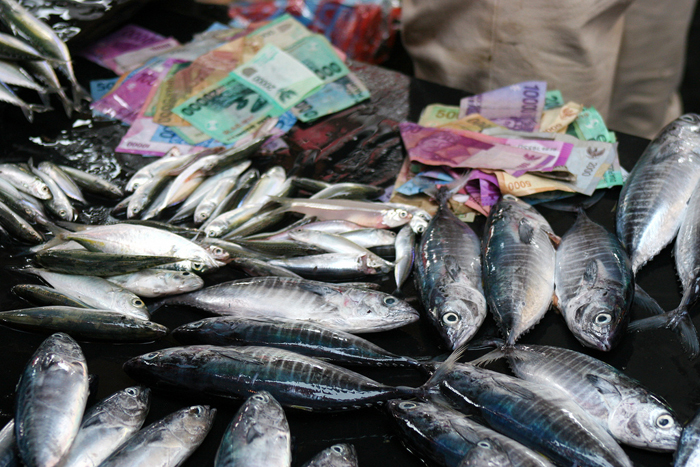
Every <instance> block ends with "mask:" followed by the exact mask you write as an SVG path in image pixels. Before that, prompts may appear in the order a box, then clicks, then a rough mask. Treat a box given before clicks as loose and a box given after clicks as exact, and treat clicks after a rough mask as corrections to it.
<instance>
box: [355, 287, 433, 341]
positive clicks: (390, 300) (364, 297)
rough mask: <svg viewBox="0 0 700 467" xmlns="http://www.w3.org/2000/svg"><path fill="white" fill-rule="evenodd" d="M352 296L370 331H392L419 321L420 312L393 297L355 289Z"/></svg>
mask: <svg viewBox="0 0 700 467" xmlns="http://www.w3.org/2000/svg"><path fill="white" fill-rule="evenodd" d="M350 294H351V296H352V299H353V301H354V302H356V303H358V306H357V311H358V314H359V315H360V316H361V319H362V321H363V322H365V323H366V328H367V329H368V330H375V331H376V330H380V329H391V328H394V327H397V326H403V325H406V324H410V323H413V322H415V321H418V318H419V315H418V311H416V310H415V309H414V308H413V307H412V306H411V305H409V304H408V303H406V302H405V301H403V300H399V299H398V298H396V297H394V296H393V295H389V294H387V293H383V292H377V291H373V290H365V289H354V290H353V291H352V292H350ZM369 332H372V331H369Z"/></svg>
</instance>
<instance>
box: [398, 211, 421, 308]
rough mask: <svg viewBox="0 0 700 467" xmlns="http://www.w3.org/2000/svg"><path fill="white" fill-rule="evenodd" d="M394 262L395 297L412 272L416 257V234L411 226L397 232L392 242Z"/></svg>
mask: <svg viewBox="0 0 700 467" xmlns="http://www.w3.org/2000/svg"><path fill="white" fill-rule="evenodd" d="M394 245H395V246H394V250H395V251H396V261H394V265H395V266H394V280H395V281H396V292H394V295H396V294H397V293H398V292H400V291H401V286H402V285H403V283H404V282H406V279H408V276H409V275H410V274H411V270H413V262H414V259H415V257H416V249H415V247H416V233H415V232H414V231H413V229H412V228H411V226H406V225H405V226H403V227H401V230H399V233H398V235H396V239H395V242H394Z"/></svg>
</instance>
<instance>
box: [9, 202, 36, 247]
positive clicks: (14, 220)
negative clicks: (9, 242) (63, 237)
mask: <svg viewBox="0 0 700 467" xmlns="http://www.w3.org/2000/svg"><path fill="white" fill-rule="evenodd" d="M0 225H2V226H3V227H5V228H6V229H7V230H8V232H9V233H10V234H11V235H13V236H14V237H15V238H18V239H20V240H23V241H25V242H29V243H34V244H38V243H41V242H43V241H44V237H43V236H42V235H41V234H40V233H39V232H37V231H36V230H35V229H34V227H32V226H31V225H30V224H29V223H28V222H27V220H26V219H24V218H23V217H22V216H20V215H19V214H17V213H16V212H14V211H13V210H12V209H10V208H9V207H8V206H7V205H6V204H5V203H3V202H1V201H0Z"/></svg>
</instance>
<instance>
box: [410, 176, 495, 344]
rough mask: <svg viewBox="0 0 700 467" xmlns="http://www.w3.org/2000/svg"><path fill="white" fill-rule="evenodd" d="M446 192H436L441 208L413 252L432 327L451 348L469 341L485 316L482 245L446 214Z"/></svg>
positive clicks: (456, 220) (467, 227) (466, 228)
mask: <svg viewBox="0 0 700 467" xmlns="http://www.w3.org/2000/svg"><path fill="white" fill-rule="evenodd" d="M450 195H451V192H450V191H448V190H447V189H446V187H445V188H441V191H440V192H439V193H438V198H439V200H440V207H439V208H438V211H437V213H436V214H435V216H434V217H433V218H432V220H431V221H430V224H428V228H427V229H426V230H425V232H424V233H423V236H422V237H421V240H420V243H419V245H418V252H417V254H416V263H415V270H416V274H415V275H416V283H417V285H418V291H419V292H420V297H421V301H422V303H423V306H424V307H425V310H426V311H427V314H428V317H429V318H430V321H431V323H432V324H433V326H434V327H435V328H437V330H438V331H439V333H440V335H441V336H442V337H443V339H444V340H445V342H446V343H447V344H448V345H449V346H450V348H452V349H456V348H458V347H460V346H461V345H463V344H465V343H466V342H468V341H469V339H471V338H472V337H473V336H474V334H476V332H477V331H478V330H479V327H480V326H481V323H483V322H484V319H485V318H486V299H485V298H484V291H483V290H482V288H481V252H480V249H481V242H480V241H479V237H477V236H476V234H475V233H474V231H473V230H472V229H471V227H469V226H468V225H467V224H465V223H464V222H462V221H460V220H459V219H458V218H457V216H455V215H454V214H453V213H452V211H450V209H449V207H448V205H447V201H448V199H449V197H450Z"/></svg>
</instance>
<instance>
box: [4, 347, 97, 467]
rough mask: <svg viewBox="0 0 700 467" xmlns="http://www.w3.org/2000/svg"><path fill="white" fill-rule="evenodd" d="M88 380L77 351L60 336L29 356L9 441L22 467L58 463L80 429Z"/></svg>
mask: <svg viewBox="0 0 700 467" xmlns="http://www.w3.org/2000/svg"><path fill="white" fill-rule="evenodd" d="M87 396H88V375H87V364H86V362H85V357H84V356H83V352H82V350H81V349H80V346H79V345H78V344H77V343H76V342H75V341H74V340H73V339H71V338H70V336H68V335H66V334H63V333H56V334H53V335H51V336H49V337H48V338H47V339H46V340H45V341H44V342H43V343H42V344H41V345H40V346H39V348H38V349H37V350H36V352H34V355H33V356H32V358H31V360H30V361H29V362H28V364H27V366H26V368H25V369H24V372H23V373H22V376H21V377H20V380H19V383H18V385H17V401H16V404H15V437H16V438H17V445H18V446H19V453H20V457H21V458H22V461H23V462H24V464H25V465H26V466H27V467H39V466H41V467H54V466H58V465H60V464H61V463H62V462H63V459H64V457H65V455H66V454H67V453H68V450H69V449H70V447H71V444H72V443H73V439H74V438H75V435H76V434H77V433H78V429H79V428H80V421H81V420H82V418H83V411H84V410H85V403H86V401H87Z"/></svg>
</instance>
